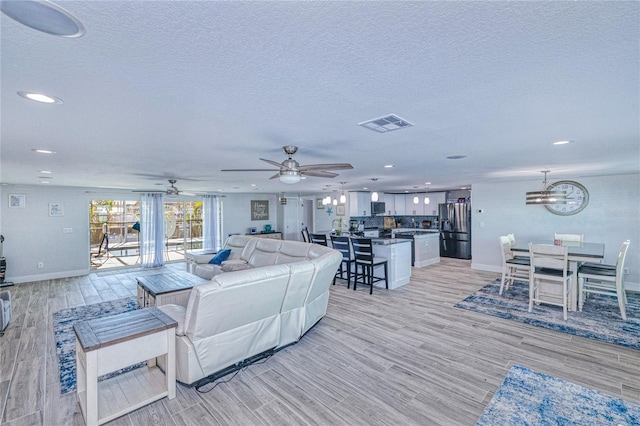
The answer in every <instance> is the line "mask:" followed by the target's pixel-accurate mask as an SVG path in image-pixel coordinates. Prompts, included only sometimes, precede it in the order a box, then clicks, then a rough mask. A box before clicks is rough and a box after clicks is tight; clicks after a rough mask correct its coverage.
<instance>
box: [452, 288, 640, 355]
mask: <svg viewBox="0 0 640 426" xmlns="http://www.w3.org/2000/svg"><path fill="white" fill-rule="evenodd" d="M499 290H500V279H499V278H498V279H496V280H495V281H493V282H492V283H490V284H488V285H486V286H485V287H483V288H481V289H480V290H478V291H477V292H475V293H474V294H472V295H471V296H469V297H467V298H466V299H464V300H463V301H462V302H460V303H458V304H456V305H455V307H456V308H461V309H468V310H471V311H474V312H480V313H483V314H487V315H492V316H495V317H500V318H505V319H509V320H513V321H518V322H521V323H525V324H531V325H535V326H538V327H544V328H548V329H550V330H556V331H560V332H563V333H569V334H573V335H575V336H581V337H586V338H589V339H594V340H599V341H602V342H607V343H611V344H614V345H620V346H625V347H627V348H632V349H640V295H639V294H636V293H627V299H628V304H627V321H623V320H622V317H621V316H620V309H619V308H618V301H617V299H615V298H613V297H610V296H603V295H597V294H591V295H589V298H588V299H587V300H586V301H585V303H584V308H583V310H582V312H572V311H569V315H568V320H567V321H565V320H564V319H563V318H562V308H561V307H559V306H553V305H545V304H541V305H534V306H533V312H531V313H529V312H528V310H529V286H528V284H527V283H525V282H522V281H516V282H515V284H513V285H511V287H510V288H509V290H505V291H504V292H503V294H502V296H500V295H499V294H498V291H499Z"/></svg>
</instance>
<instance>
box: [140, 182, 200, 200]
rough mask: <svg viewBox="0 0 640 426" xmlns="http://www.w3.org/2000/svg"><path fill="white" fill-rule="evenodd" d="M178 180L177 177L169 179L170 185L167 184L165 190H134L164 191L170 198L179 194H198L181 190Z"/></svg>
mask: <svg viewBox="0 0 640 426" xmlns="http://www.w3.org/2000/svg"><path fill="white" fill-rule="evenodd" d="M176 182H177V180H176V179H169V186H167V189H165V190H164V191H158V190H157V189H156V190H150V191H145V190H134V191H133V192H151V193H162V194H166V195H167V197H169V198H176V197H177V196H179V195H180V194H182V195H196V194H194V193H192V192H185V191H180V190H179V189H178V188H176V186H175V183H176Z"/></svg>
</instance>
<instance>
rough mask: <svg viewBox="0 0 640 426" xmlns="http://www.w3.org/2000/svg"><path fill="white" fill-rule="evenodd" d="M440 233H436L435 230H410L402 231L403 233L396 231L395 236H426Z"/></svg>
mask: <svg viewBox="0 0 640 426" xmlns="http://www.w3.org/2000/svg"><path fill="white" fill-rule="evenodd" d="M439 232H440V231H438V230H437V229H412V230H406V231H405V230H403V231H398V232H395V234H396V235H397V234H402V235H426V234H437V233H439Z"/></svg>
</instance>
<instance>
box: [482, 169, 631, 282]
mask: <svg viewBox="0 0 640 426" xmlns="http://www.w3.org/2000/svg"><path fill="white" fill-rule="evenodd" d="M560 179H572V180H575V181H578V182H580V183H582V184H583V185H584V186H585V187H586V188H587V190H588V191H589V198H590V201H589V205H588V206H587V207H586V208H585V209H584V210H583V211H581V212H580V213H578V214H575V215H572V216H557V215H554V214H551V213H550V212H549V211H547V209H545V208H544V207H543V206H531V205H530V206H527V205H525V192H527V191H533V190H536V189H539V188H541V182H540V181H539V180H538V181H531V182H509V181H505V182H501V183H482V184H474V185H473V187H472V191H471V194H472V195H471V197H472V198H471V205H472V208H473V211H472V256H473V258H472V267H473V268H474V269H483V270H492V271H499V270H500V265H501V263H502V259H501V255H500V248H499V245H498V237H499V236H500V235H505V234H508V233H511V232H513V233H514V234H515V236H516V241H519V242H526V241H530V240H540V239H548V240H552V239H553V234H554V232H559V233H572V234H584V239H585V241H586V242H599V243H604V244H605V262H607V263H615V261H616V257H617V254H618V251H619V249H620V245H621V244H622V241H624V240H626V239H629V240H631V245H630V246H629V251H628V253H627V260H626V264H625V266H627V267H628V268H629V275H627V276H626V277H625V283H626V285H627V286H628V287H629V288H630V289H634V290H636V289H637V290H639V291H640V284H638V283H640V262H639V260H640V175H637V174H636V175H622V176H603V177H597V178H565V177H562V178H556V179H551V181H554V180H560ZM478 209H482V210H483V213H478V212H477V211H478ZM481 223H483V224H484V227H482V226H481Z"/></svg>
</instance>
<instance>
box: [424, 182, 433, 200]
mask: <svg viewBox="0 0 640 426" xmlns="http://www.w3.org/2000/svg"><path fill="white" fill-rule="evenodd" d="M427 183H429V182H427ZM430 202H431V200H430V199H429V186H427V192H425V193H424V203H425V204H429V203H430Z"/></svg>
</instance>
